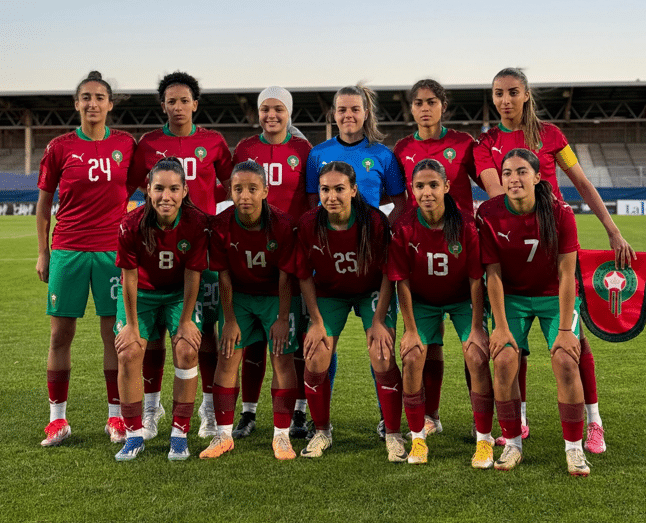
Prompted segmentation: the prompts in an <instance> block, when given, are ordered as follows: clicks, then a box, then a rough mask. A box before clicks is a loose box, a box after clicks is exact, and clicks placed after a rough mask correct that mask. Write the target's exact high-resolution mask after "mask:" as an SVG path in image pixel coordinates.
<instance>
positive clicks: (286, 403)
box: [200, 161, 300, 460]
mask: <svg viewBox="0 0 646 523" xmlns="http://www.w3.org/2000/svg"><path fill="white" fill-rule="evenodd" d="M267 193H268V186H267V179H266V174H265V170H264V169H263V167H261V166H260V165H258V164H257V163H256V162H253V161H246V162H242V163H239V164H237V165H236V166H235V167H234V169H233V172H232V175H231V198H232V200H233V207H229V208H228V209H226V210H225V211H223V212H222V213H220V214H219V215H218V216H216V217H215V218H214V220H213V223H212V227H211V234H212V239H211V251H210V253H211V255H210V266H211V269H212V270H217V271H219V277H220V296H221V316H220V322H219V325H220V350H221V354H220V355H219V357H218V365H217V368H216V371H215V380H214V384H213V401H214V406H215V417H216V420H217V427H218V434H217V435H216V436H215V437H214V438H213V440H212V441H211V444H210V445H209V447H208V448H207V449H205V450H204V451H202V453H201V454H200V458H202V459H209V458H217V457H219V456H221V455H222V454H224V453H226V452H229V451H231V450H233V446H234V443H233V437H232V432H233V417H234V409H235V404H236V399H237V396H238V391H239V385H238V370H239V368H240V363H241V361H242V357H243V352H244V351H243V350H242V349H243V347H248V346H249V345H251V344H252V343H255V342H258V341H260V340H263V341H264V340H269V345H270V350H271V364H272V367H273V369H274V375H273V380H272V388H271V395H272V403H273V408H274V438H273V443H272V447H273V450H274V456H275V457H276V458H277V459H279V460H288V459H294V458H295V457H296V454H295V453H294V450H293V449H292V446H291V443H290V440H289V423H290V420H291V418H292V415H293V413H294V402H295V400H296V371H295V369H294V351H295V350H296V348H297V347H298V344H297V343H296V338H295V333H296V319H297V317H298V316H297V315H298V313H299V310H300V307H297V306H296V304H297V302H296V300H292V295H293V286H292V285H291V284H290V283H291V282H290V274H291V273H293V271H294V268H293V252H294V242H295V234H294V224H293V221H292V219H291V217H290V216H289V215H288V214H287V213H284V212H282V211H281V210H280V209H278V208H277V207H274V206H271V205H269V204H268V203H267Z"/></svg>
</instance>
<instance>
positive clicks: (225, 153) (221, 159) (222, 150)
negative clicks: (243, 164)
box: [213, 136, 233, 182]
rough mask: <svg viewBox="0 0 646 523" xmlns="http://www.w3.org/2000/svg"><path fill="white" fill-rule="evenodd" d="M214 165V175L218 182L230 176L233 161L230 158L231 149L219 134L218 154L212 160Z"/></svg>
mask: <svg viewBox="0 0 646 523" xmlns="http://www.w3.org/2000/svg"><path fill="white" fill-rule="evenodd" d="M213 164H214V167H215V175H216V176H217V178H218V180H220V182H224V181H226V180H228V179H229V178H231V171H233V161H232V159H231V151H229V146H228V145H227V142H226V140H225V139H224V137H222V136H220V141H219V143H218V154H217V156H216V158H215V161H214V162H213Z"/></svg>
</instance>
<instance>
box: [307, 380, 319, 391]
mask: <svg viewBox="0 0 646 523" xmlns="http://www.w3.org/2000/svg"><path fill="white" fill-rule="evenodd" d="M303 383H304V384H305V386H306V387H307V388H308V389H311V390H313V391H314V392H316V389H317V387H318V385H314V386H313V387H312V386H311V385H310V384H309V383H307V382H306V381H304V382H303Z"/></svg>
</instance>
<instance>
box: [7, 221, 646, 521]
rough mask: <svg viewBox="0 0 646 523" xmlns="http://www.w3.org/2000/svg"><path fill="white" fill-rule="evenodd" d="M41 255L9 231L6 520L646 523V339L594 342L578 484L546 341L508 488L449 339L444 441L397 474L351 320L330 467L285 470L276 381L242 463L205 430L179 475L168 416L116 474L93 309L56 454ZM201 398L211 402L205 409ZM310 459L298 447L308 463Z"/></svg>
mask: <svg viewBox="0 0 646 523" xmlns="http://www.w3.org/2000/svg"><path fill="white" fill-rule="evenodd" d="M615 220H616V222H617V224H618V225H619V227H620V228H621V230H622V232H623V234H624V236H625V237H626V239H628V240H629V241H630V242H631V243H632V245H633V246H634V247H635V248H636V249H637V250H640V251H646V235H644V232H643V231H644V227H645V225H646V219H645V218H643V217H624V216H618V217H615ZM577 223H578V225H579V237H580V242H581V245H582V247H584V248H599V249H604V248H608V241H607V237H606V235H605V232H604V231H603V229H602V227H601V225H600V224H599V222H598V221H597V220H596V218H595V217H594V216H578V217H577ZM36 252H37V250H36V233H35V218H34V217H13V216H11V217H3V218H1V219H0V269H1V270H0V285H1V286H0V289H2V299H1V300H0V319H1V321H0V347H2V352H3V357H2V359H1V360H0V376H1V379H0V409H1V410H0V413H1V414H0V415H1V418H0V420H1V422H0V442H2V459H1V461H0V463H1V464H0V471H1V474H2V480H1V481H0V500H1V501H0V521H33V522H45V521H47V522H49V521H52V522H54V521H56V522H59V521H60V522H69V521H74V522H75V521H79V522H84V521H137V522H148V521H150V522H160V521H211V522H219V521H306V520H309V521H353V522H359V521H404V522H411V521H426V520H443V521H482V520H488V521H531V522H537V521H581V520H588V521H613V522H614V521H635V522H637V521H646V505H645V504H644V484H645V480H644V475H645V474H646V456H645V453H644V445H645V444H646V428H645V427H646V422H645V418H646V407H645V401H646V395H645V394H644V392H643V386H642V382H641V380H642V379H643V378H642V376H643V369H644V363H643V362H644V356H645V353H644V348H643V344H644V341H645V340H646V338H645V334H641V335H640V336H639V337H638V338H636V339H634V340H632V341H630V342H627V343H624V344H610V343H606V342H603V341H601V340H598V339H596V338H593V337H591V343H592V348H593V352H594V354H595V359H596V364H597V380H598V390H599V398H600V409H601V415H602V417H603V420H604V427H605V428H606V441H607V444H608V451H607V452H606V453H605V454H602V455H591V454H588V459H589V460H590V462H591V464H592V472H591V474H590V476H589V477H588V478H573V477H570V476H568V474H567V469H566V464H565V453H564V448H563V440H562V437H561V427H560V423H559V418H558V411H557V401H556V386H555V383H554V378H553V376H552V371H551V368H550V364H549V356H548V351H547V349H546V348H545V342H544V340H543V338H542V336H540V331H539V329H538V328H535V329H534V330H533V331H532V336H533V339H532V341H531V347H532V356H531V357H530V359H529V371H528V385H527V388H528V417H529V421H530V426H531V438H530V439H529V440H527V441H526V442H525V445H524V456H525V460H524V462H523V463H522V464H521V465H520V466H519V467H518V468H517V469H516V470H514V471H512V472H509V473H506V474H503V473H500V472H497V471H494V470H489V471H480V470H473V469H472V468H471V466H470V458H471V455H472V453H473V451H474V450H475V443H474V441H473V440H472V439H471V436H470V429H471V411H470V405H469V401H468V396H467V391H466V387H465V385H464V376H463V363H462V355H461V349H460V346H459V343H458V340H457V337H456V335H455V333H454V332H453V329H452V327H451V326H450V324H447V335H446V339H445V377H444V386H443V390H442V403H441V408H440V412H441V416H442V424H443V426H444V432H443V433H442V434H439V435H433V436H430V437H429V438H428V444H429V449H430V453H429V464H428V465H426V466H411V465H407V464H401V465H394V464H391V463H388V461H387V457H386V450H385V445H384V444H383V443H381V442H380V441H379V440H378V439H377V435H376V432H375V428H376V425H377V422H378V412H377V407H376V397H375V391H374V385H373V383H372V379H371V377H370V370H369V363H368V357H367V353H366V350H365V337H364V334H363V332H362V330H361V326H360V323H359V321H357V319H356V318H353V317H352V318H350V320H349V322H348V326H347V327H346V330H345V331H344V333H343V335H342V337H341V341H340V344H339V371H338V374H337V380H336V384H335V389H334V394H333V398H332V421H333V424H334V444H333V446H332V448H331V449H330V450H329V451H327V452H326V454H325V456H324V457H323V458H322V459H320V460H312V461H310V460H305V459H301V458H298V459H296V460H294V461H292V462H278V461H276V460H275V459H274V458H273V454H272V451H271V437H272V430H273V429H272V418H271V398H270V397H269V381H268V380H269V379H270V375H269V374H270V372H271V371H270V370H268V375H267V376H266V378H265V387H264V390H263V394H262V397H261V400H260V407H259V411H258V428H257V430H256V431H255V432H254V433H253V434H252V436H251V437H249V438H247V439H246V440H243V441H236V448H235V449H234V451H233V452H232V453H231V454H230V455H225V456H223V457H221V458H219V459H217V460H214V461H208V462H202V461H200V460H199V459H198V458H197V454H198V453H199V451H200V450H202V449H203V448H204V447H205V446H206V444H207V442H206V441H203V440H201V439H200V438H198V437H197V434H196V433H197V426H198V424H199V421H198V418H197V415H196V416H195V417H194V419H193V430H192V431H191V435H190V437H189V448H190V449H191V452H192V454H193V456H192V457H191V458H190V459H189V460H188V461H187V462H181V463H169V462H168V460H167V459H166V454H167V452H168V438H169V435H170V414H168V415H167V417H166V418H165V419H164V420H162V422H161V425H160V434H159V436H158V437H157V438H156V439H155V440H152V441H151V442H149V443H147V445H146V450H145V451H144V453H143V454H141V456H140V457H138V458H137V460H135V462H132V463H116V462H115V460H114V457H113V456H114V454H115V452H117V451H118V449H119V445H114V444H111V443H110V442H109V440H108V438H107V436H106V435H105V434H104V433H103V427H104V424H105V420H106V417H107V408H106V398H105V384H104V381H103V373H102V348H101V342H100V338H99V323H98V319H97V318H96V316H94V312H93V305H92V304H90V305H89V306H88V312H87V315H86V317H85V318H83V319H81V320H79V322H78V328H77V333H76V338H75V340H74V344H73V346H72V362H73V365H72V379H71V383H70V392H69V403H68V419H69V421H70V424H71V427H72V437H71V438H70V439H69V440H67V441H66V443H65V444H64V445H63V446H61V447H58V448H49V449H43V448H41V447H40V445H39V442H40V440H41V439H42V437H43V434H44V433H43V431H42V429H43V428H44V427H45V425H46V424H47V422H48V419H49V417H48V416H49V414H48V404H47V388H46V386H45V363H46V357H47V347H48V339H49V320H48V317H47V316H46V315H45V302H46V286H45V284H43V283H41V282H39V281H38V279H37V277H36V273H35V270H34V266H35V263H36ZM401 331H402V327H401V322H400V326H399V333H400V334H401ZM172 375H173V370H172V363H171V358H170V357H169V358H167V368H166V378H165V380H164V388H163V391H162V402H163V404H164V405H165V406H166V407H167V410H170V406H171V398H172V396H171V387H172V379H171V378H172ZM200 399H201V396H200V393H199V392H198V400H197V401H198V404H199V401H200ZM196 413H197V406H196ZM403 430H406V424H405V420H404V422H403ZM494 433H495V434H496V435H497V434H498V433H499V431H498V430H497V425H496V423H495V422H494ZM303 445H304V443H302V442H300V441H295V442H294V447H295V450H296V451H297V452H298V451H300V450H301V448H302V447H303ZM499 452H500V450H499V449H498V450H496V456H497V455H498V454H499Z"/></svg>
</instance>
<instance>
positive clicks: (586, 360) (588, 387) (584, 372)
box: [579, 338, 599, 405]
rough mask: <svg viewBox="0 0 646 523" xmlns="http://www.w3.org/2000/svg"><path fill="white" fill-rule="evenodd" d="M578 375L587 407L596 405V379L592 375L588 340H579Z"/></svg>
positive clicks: (592, 359)
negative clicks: (579, 375)
mask: <svg viewBox="0 0 646 523" xmlns="http://www.w3.org/2000/svg"><path fill="white" fill-rule="evenodd" d="M579 373H580V374H581V384H582V385H583V398H584V401H585V403H586V404H587V405H590V404H591V403H597V402H598V401H599V399H598V398H597V378H596V376H595V375H594V356H593V355H592V351H591V350H590V342H589V341H588V338H585V339H583V340H581V358H580V359H579Z"/></svg>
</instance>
